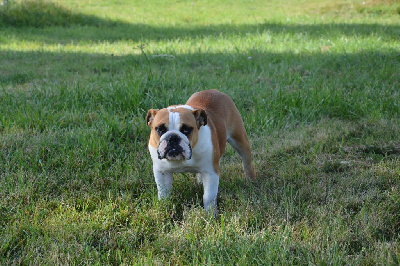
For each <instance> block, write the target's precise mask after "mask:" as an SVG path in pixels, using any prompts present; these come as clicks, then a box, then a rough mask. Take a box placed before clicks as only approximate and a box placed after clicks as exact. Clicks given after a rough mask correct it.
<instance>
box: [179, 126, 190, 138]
mask: <svg viewBox="0 0 400 266" xmlns="http://www.w3.org/2000/svg"><path fill="white" fill-rule="evenodd" d="M192 130H193V128H192V127H189V126H187V125H182V127H181V130H180V131H181V132H182V133H183V134H184V135H186V136H189V134H190V133H192Z"/></svg>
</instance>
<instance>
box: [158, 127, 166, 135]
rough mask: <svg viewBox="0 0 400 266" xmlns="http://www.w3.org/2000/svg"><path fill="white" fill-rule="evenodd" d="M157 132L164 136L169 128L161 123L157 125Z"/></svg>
mask: <svg viewBox="0 0 400 266" xmlns="http://www.w3.org/2000/svg"><path fill="white" fill-rule="evenodd" d="M156 132H157V134H158V135H160V136H162V135H163V134H164V133H165V132H167V128H166V127H165V126H164V125H160V126H158V127H156Z"/></svg>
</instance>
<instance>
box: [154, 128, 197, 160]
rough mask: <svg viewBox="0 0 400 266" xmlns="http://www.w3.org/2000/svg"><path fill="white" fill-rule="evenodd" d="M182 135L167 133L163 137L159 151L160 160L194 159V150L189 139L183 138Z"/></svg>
mask: <svg viewBox="0 0 400 266" xmlns="http://www.w3.org/2000/svg"><path fill="white" fill-rule="evenodd" d="M180 134H181V133H175V132H167V133H165V134H164V135H163V136H162V137H161V140H160V144H159V145H158V149H157V153H158V159H160V160H162V159H167V160H171V161H181V160H189V159H190V158H191V157H192V148H191V147H190V144H189V141H188V139H187V138H186V139H185V138H183V137H182V136H180ZM185 137H186V136H185Z"/></svg>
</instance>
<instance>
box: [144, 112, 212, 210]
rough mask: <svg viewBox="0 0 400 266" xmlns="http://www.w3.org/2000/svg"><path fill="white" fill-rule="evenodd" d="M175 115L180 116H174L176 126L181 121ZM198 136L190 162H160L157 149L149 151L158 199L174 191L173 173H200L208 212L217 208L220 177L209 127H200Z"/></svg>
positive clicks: (151, 147)
mask: <svg viewBox="0 0 400 266" xmlns="http://www.w3.org/2000/svg"><path fill="white" fill-rule="evenodd" d="M174 114H178V117H175V116H172V122H173V124H176V121H179V113H174ZM170 115H171V113H170ZM170 124H171V116H170ZM173 127H175V125H173ZM166 134H167V133H166ZM198 134H199V135H198V142H197V144H196V146H195V147H192V158H191V159H190V160H182V161H169V160H167V159H162V160H160V159H158V154H157V149H156V148H154V147H153V146H151V145H149V151H150V154H151V158H152V160H153V172H154V177H155V181H156V183H157V189H158V198H159V199H165V198H167V197H169V195H170V193H171V189H172V173H180V172H194V173H199V175H200V176H201V179H202V182H203V186H204V195H203V202H204V208H205V209H206V210H207V211H208V210H212V209H214V208H215V206H216V198H217V193H218V184H219V176H218V174H217V173H215V171H214V167H213V152H214V149H213V145H212V140H211V129H210V127H209V126H207V125H206V126H202V127H200V130H199V133H198ZM164 135H165V134H164Z"/></svg>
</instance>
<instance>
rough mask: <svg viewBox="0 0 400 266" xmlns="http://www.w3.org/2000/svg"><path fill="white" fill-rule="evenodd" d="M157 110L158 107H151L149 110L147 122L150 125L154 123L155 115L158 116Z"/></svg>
mask: <svg viewBox="0 0 400 266" xmlns="http://www.w3.org/2000/svg"><path fill="white" fill-rule="evenodd" d="M157 112H158V109H150V110H149V111H148V112H147V116H146V123H147V125H148V126H151V123H153V120H154V117H155V116H156V114H157Z"/></svg>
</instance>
